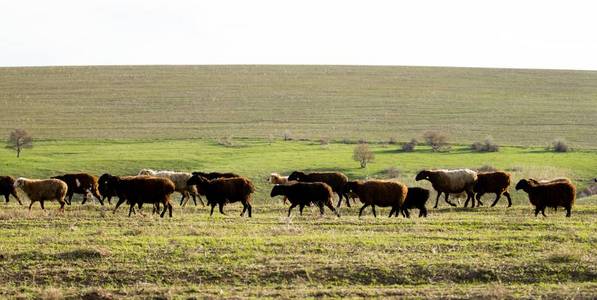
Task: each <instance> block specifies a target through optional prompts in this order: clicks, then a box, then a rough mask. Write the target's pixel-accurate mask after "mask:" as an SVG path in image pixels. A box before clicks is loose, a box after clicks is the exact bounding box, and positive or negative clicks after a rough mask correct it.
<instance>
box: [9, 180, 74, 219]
mask: <svg viewBox="0 0 597 300" xmlns="http://www.w3.org/2000/svg"><path fill="white" fill-rule="evenodd" d="M14 187H15V188H17V189H21V190H22V191H23V192H25V194H26V195H27V197H28V198H29V200H31V204H29V210H31V206H33V203H35V202H38V201H39V203H40V205H41V209H44V210H45V208H44V201H53V200H57V201H58V203H60V211H62V212H64V205H65V204H66V202H65V201H64V198H65V197H66V192H67V190H68V186H67V185H66V183H65V182H64V181H62V180H58V179H27V178H23V177H20V178H17V180H15V183H14Z"/></svg>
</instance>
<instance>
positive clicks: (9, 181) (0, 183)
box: [0, 176, 23, 205]
mask: <svg viewBox="0 0 597 300" xmlns="http://www.w3.org/2000/svg"><path fill="white" fill-rule="evenodd" d="M14 184H15V179H14V178H13V177H11V176H0V195H4V199H6V203H8V200H9V197H10V195H12V196H13V197H15V199H17V202H19V205H23V203H21V199H19V196H18V195H17V191H16V189H15V187H14Z"/></svg>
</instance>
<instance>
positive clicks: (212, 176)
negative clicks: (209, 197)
mask: <svg viewBox="0 0 597 300" xmlns="http://www.w3.org/2000/svg"><path fill="white" fill-rule="evenodd" d="M192 175H197V176H201V177H203V178H205V179H207V180H214V179H218V178H236V177H240V175H238V174H234V173H220V172H210V173H204V172H193V173H192Z"/></svg>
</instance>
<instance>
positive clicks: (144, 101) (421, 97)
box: [0, 66, 597, 149]
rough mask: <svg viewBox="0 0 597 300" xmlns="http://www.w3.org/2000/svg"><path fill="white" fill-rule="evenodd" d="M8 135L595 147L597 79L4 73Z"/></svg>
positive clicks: (286, 71)
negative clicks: (431, 135) (442, 135)
mask: <svg viewBox="0 0 597 300" xmlns="http://www.w3.org/2000/svg"><path fill="white" fill-rule="evenodd" d="M0 104H1V105H2V118H0V134H1V133H2V132H5V134H6V135H8V131H9V130H11V129H13V128H15V127H23V128H26V129H29V130H30V131H31V132H32V134H33V135H34V137H35V138H41V139H68V138H110V139H116V138H123V139H136V138H148V139H154V138H174V139H186V138H200V137H216V138H221V137H227V136H230V135H232V136H236V137H261V138H264V137H268V136H270V135H272V136H275V137H281V136H282V134H283V133H284V132H285V131H289V132H290V133H291V135H292V136H293V137H295V138H309V139H318V138H329V139H333V140H342V139H345V138H347V139H353V140H356V139H360V138H364V139H368V140H386V141H387V140H388V139H389V138H392V137H393V138H396V139H397V140H398V141H407V140H410V139H411V138H413V137H416V138H419V139H420V137H421V135H422V134H423V132H425V131H427V130H441V131H445V132H446V133H447V134H448V136H449V138H450V141H452V142H456V143H471V142H473V141H478V140H481V139H484V138H485V136H487V135H492V136H493V137H494V138H495V140H496V142H497V143H498V144H500V145H534V146H541V147H544V146H546V145H547V144H548V143H549V142H550V141H552V140H553V139H554V138H565V139H567V140H568V141H569V142H570V144H571V145H572V146H573V147H576V148H592V149H596V148H597V139H595V138H594V134H595V128H597V72H594V71H548V70H507V69H471V68H423V67H354V66H145V67H142V66H134V67H126V66H123V67H50V68H0Z"/></svg>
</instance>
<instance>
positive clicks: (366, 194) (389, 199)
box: [345, 180, 408, 217]
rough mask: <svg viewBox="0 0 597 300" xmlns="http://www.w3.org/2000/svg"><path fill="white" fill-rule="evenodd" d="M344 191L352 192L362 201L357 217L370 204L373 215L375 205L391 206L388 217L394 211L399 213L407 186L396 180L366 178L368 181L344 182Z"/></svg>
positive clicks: (374, 214)
mask: <svg viewBox="0 0 597 300" xmlns="http://www.w3.org/2000/svg"><path fill="white" fill-rule="evenodd" d="M345 191H346V192H354V193H355V194H357V196H359V200H361V202H363V204H364V205H363V207H361V210H359V217H361V215H362V214H363V210H364V209H365V207H367V206H369V205H371V210H372V211H373V216H375V217H377V214H376V213H375V206H381V207H388V206H389V207H392V210H391V211H390V217H391V216H392V214H393V213H394V212H396V214H398V213H400V210H401V209H402V204H404V199H406V194H407V193H408V188H407V187H406V185H404V184H402V183H400V182H396V181H383V180H368V181H360V180H358V181H349V182H348V183H346V188H345Z"/></svg>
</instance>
